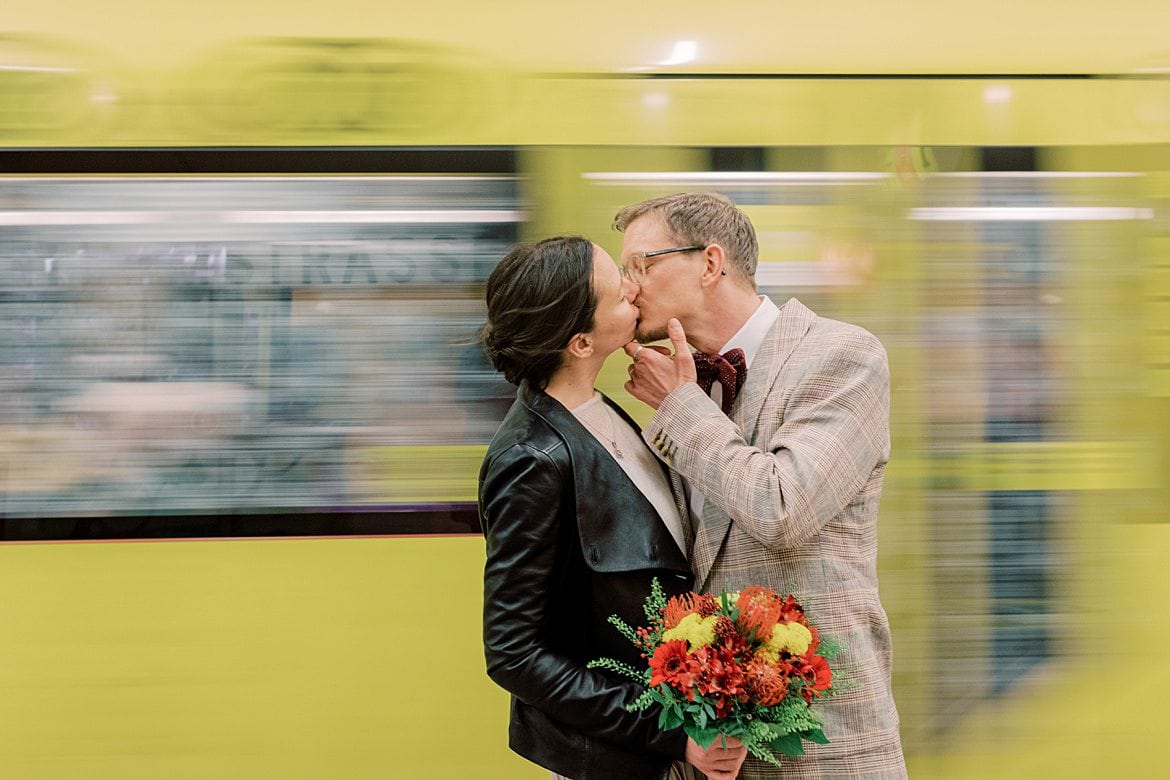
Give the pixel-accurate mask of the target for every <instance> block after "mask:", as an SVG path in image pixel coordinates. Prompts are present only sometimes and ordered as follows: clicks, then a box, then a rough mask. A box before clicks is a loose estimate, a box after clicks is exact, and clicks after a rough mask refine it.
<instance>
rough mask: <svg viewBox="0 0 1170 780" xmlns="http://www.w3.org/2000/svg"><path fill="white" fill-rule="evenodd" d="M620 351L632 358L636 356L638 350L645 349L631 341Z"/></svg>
mask: <svg viewBox="0 0 1170 780" xmlns="http://www.w3.org/2000/svg"><path fill="white" fill-rule="evenodd" d="M622 349H624V350H625V351H626V354H627V355H629V356H630V357H633V356H634V355H636V354H638V350H640V349H645V347H643V346H642V345H641V344H639V343H638V342H636V341H631V342H630V343H629V344H626V345H625V346H624V347H622Z"/></svg>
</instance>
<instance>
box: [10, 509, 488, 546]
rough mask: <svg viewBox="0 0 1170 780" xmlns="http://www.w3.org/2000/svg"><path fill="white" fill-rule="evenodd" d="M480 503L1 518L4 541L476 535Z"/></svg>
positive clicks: (478, 530)
mask: <svg viewBox="0 0 1170 780" xmlns="http://www.w3.org/2000/svg"><path fill="white" fill-rule="evenodd" d="M479 532H480V529H479V520H478V516H477V513H476V505H475V504H474V503H456V504H419V505H393V506H379V507H373V508H364V507H363V508H354V507H345V508H339V509H329V508H315V509H312V510H308V511H303V512H297V511H279V512H248V513H238V514H232V513H221V514H171V515H143V516H117V517H0V541H3V542H19V541H84V540H94V539H180V538H182V539H198V538H211V537H215V538H230V537H249V538H255V537H282V536H368V535H378V536H383V535H390V536H398V535H403V536H406V535H410V536H417V535H427V534H476V533H479Z"/></svg>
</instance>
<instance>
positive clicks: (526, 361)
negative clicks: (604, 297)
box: [479, 236, 597, 389]
mask: <svg viewBox="0 0 1170 780" xmlns="http://www.w3.org/2000/svg"><path fill="white" fill-rule="evenodd" d="M485 298H486V301H487V322H486V323H484V325H483V327H481V328H480V330H479V339H480V341H481V342H482V343H483V345H484V351H485V352H486V353H487V356H488V358H489V359H490V360H491V361H492V365H494V366H495V367H496V370H497V371H500V372H501V373H503V375H504V377H505V378H506V379H507V380H508V381H509V382H511V383H512V384H516V385H518V384H520V382H522V381H524V380H527V381H528V382H529V384H532V385H535V386H536V387H538V388H540V389H544V388H545V387H547V386H548V382H549V379H551V378H552V375H553V374H554V373H556V371H557V369H558V368H560V366H561V362H562V360H563V359H564V350H565V348H566V347H567V346H569V342H570V341H571V340H572V338H573V336H575V335H576V334H578V333H587V332H588V331H590V330H592V329H593V316H594V314H595V313H596V311H597V296H596V295H595V294H594V292H593V243H592V242H591V241H590V240H589V239H587V238H583V237H581V236H555V237H553V238H546V239H544V240H543V241H537V242H536V243H525V244H517V245H516V246H514V247H512V249H511V250H510V251H509V252H508V254H507V255H505V256H504V259H503V260H501V261H500V262H499V263H498V264H497V265H496V267H495V268H494V269H493V270H492V272H491V275H490V276H489V277H488V281H487V289H486V291H485Z"/></svg>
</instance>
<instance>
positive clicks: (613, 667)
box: [585, 658, 649, 685]
mask: <svg viewBox="0 0 1170 780" xmlns="http://www.w3.org/2000/svg"><path fill="white" fill-rule="evenodd" d="M585 668H586V669H605V670H606V671H609V672H614V673H616V674H620V675H621V676H623V677H629V678H630V679H631V680H633V681H634V682H640V683H642V684H643V685H645V684H646V683H647V682H649V681H648V680H647V679H646V674H645V672H643V671H642V670H641V669H635V668H634V667H632V666H630V665H629V664H627V663H623V662H621V661H617V660H614V659H613V658H598V659H597V660H596V661H590V662H589V663H587V664H585Z"/></svg>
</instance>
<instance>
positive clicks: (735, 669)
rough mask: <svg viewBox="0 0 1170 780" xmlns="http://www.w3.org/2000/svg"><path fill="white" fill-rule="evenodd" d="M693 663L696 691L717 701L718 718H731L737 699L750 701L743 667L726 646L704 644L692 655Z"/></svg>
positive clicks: (716, 711) (716, 712) (716, 713)
mask: <svg viewBox="0 0 1170 780" xmlns="http://www.w3.org/2000/svg"><path fill="white" fill-rule="evenodd" d="M690 665H691V669H692V671H693V672H694V673H695V688H696V690H698V692H699V693H701V694H702V695H703V696H706V697H709V698H710V699H712V700H713V701H714V704H715V717H717V718H724V717H727V715H729V714H730V713H731V709H732V707H733V706H734V704H735V702H736V701H746V700H747V695H748V694H747V690H746V688H744V685H745V683H746V682H747V678H746V677H745V675H744V670H743V667H742V666H740V665H739V662H738V661H736V660H735V656H734V654H732V653H731V652H729V651H728V650H727V649H726V648H720V647H716V646H713V645H708V646H706V647H701V648H699V649H698V650H696V651H695V652H694V653H693V654H692V656H691V662H690ZM687 698H690V697H689V696H688V697H687Z"/></svg>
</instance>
